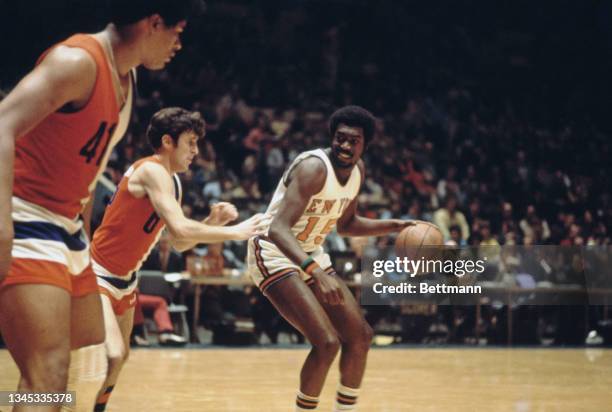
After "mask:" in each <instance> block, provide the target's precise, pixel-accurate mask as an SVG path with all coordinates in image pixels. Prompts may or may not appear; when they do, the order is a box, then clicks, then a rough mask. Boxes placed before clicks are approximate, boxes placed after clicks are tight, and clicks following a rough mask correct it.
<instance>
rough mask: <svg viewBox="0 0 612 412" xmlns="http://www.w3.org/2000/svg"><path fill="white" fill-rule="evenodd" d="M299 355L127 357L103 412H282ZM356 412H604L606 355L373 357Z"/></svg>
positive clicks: (2, 377)
mask: <svg viewBox="0 0 612 412" xmlns="http://www.w3.org/2000/svg"><path fill="white" fill-rule="evenodd" d="M305 355H306V350H303V349H201V350H200V349H182V350H167V349H166V350H154V349H151V350H135V351H134V352H132V356H131V358H130V360H129V362H128V364H127V365H126V367H125V368H124V371H123V375H122V376H121V378H120V381H119V384H118V385H117V388H116V389H115V393H114V394H113V396H112V398H111V401H110V403H109V407H108V408H107V411H109V412H118V411H129V412H140V411H181V412H182V411H185V412H188V411H198V412H201V411H216V412H219V411H227V412H241V411H256V412H273V411H279V412H281V411H282V412H290V411H293V400H294V394H295V391H296V389H297V383H298V370H299V368H300V366H301V363H302V360H303V359H304V357H305ZM337 379H338V373H337V371H336V368H335V367H334V370H333V371H332V372H331V373H330V375H329V376H328V380H327V384H326V386H325V390H324V392H323V394H322V400H321V405H320V407H319V410H322V411H330V410H331V408H332V400H333V396H334V390H335V385H336V381H337ZM16 380H17V370H16V368H15V366H14V364H13V362H12V360H11V359H10V357H9V354H8V352H7V351H0V390H13V389H14V387H15V382H16ZM6 409H7V408H6V407H2V406H0V411H4V412H6ZM359 410H360V411H362V412H363V411H372V412H396V411H470V412H472V411H512V412H531V411H533V412H536V411H537V412H539V411H572V412H575V411H597V412H599V411H612V350H602V349H571V350H570V349H567V350H564V349H559V350H547V349H467V348H466V349H373V350H372V351H371V352H370V358H369V364H368V371H367V374H366V379H365V382H364V384H363V394H362V396H361V398H360V409H359Z"/></svg>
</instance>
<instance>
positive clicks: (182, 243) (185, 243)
mask: <svg viewBox="0 0 612 412" xmlns="http://www.w3.org/2000/svg"><path fill="white" fill-rule="evenodd" d="M170 244H171V245H172V247H173V248H174V249H175V250H176V251H177V252H181V253H182V252H185V251H187V250H189V249H193V248H194V247H196V245H197V244H198V242H193V241H191V240H178V239H174V238H172V239H171V240H170Z"/></svg>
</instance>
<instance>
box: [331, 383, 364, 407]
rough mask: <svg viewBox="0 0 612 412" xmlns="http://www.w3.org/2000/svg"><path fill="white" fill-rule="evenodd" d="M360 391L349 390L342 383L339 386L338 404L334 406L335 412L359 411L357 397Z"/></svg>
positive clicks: (337, 393)
mask: <svg viewBox="0 0 612 412" xmlns="http://www.w3.org/2000/svg"><path fill="white" fill-rule="evenodd" d="M358 396H359V389H355V388H349V387H348V386H344V385H342V384H341V383H339V384H338V391H337V392H336V403H335V404H334V412H342V411H355V410H357V397H358Z"/></svg>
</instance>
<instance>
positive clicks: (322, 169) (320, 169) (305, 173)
mask: <svg viewBox="0 0 612 412" xmlns="http://www.w3.org/2000/svg"><path fill="white" fill-rule="evenodd" d="M296 178H297V179H300V180H307V181H310V182H312V183H313V184H314V183H321V184H323V183H325V179H326V178H327V167H326V166H325V162H324V161H323V159H321V158H320V157H318V156H314V155H312V156H308V157H305V158H304V159H302V160H300V161H299V162H297V163H296V164H295V165H294V166H293V167H292V168H291V169H290V170H289V172H288V173H287V178H286V180H285V183H286V185H287V186H288V185H289V184H290V183H291V182H292V181H293V180H294V179H296Z"/></svg>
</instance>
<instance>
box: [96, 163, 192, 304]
mask: <svg viewBox="0 0 612 412" xmlns="http://www.w3.org/2000/svg"><path fill="white" fill-rule="evenodd" d="M146 162H156V163H160V161H159V160H158V159H157V158H156V157H154V156H150V157H145V158H144V159H140V160H139V161H137V162H136V163H134V164H133V165H132V166H131V167H130V168H129V169H128V170H127V172H125V175H124V176H123V178H122V179H121V182H120V183H119V186H118V187H117V191H116V192H115V194H114V196H113V198H112V200H111V203H110V204H109V205H108V206H107V208H106V211H105V213H104V218H103V219H102V224H101V225H100V227H99V228H98V230H96V232H95V233H94V237H93V240H92V243H91V257H92V266H93V269H94V272H95V273H96V275H97V278H98V285H99V289H100V293H103V294H104V295H106V296H108V297H109V298H110V300H111V302H112V304H113V310H114V311H115V313H116V314H117V315H121V314H123V313H124V312H125V310H127V309H128V308H130V307H133V306H134V305H135V304H136V295H135V290H136V286H137V284H138V278H137V275H136V273H137V271H138V269H140V266H142V263H143V262H144V261H145V260H146V258H147V257H148V256H149V253H150V252H151V249H153V247H154V246H155V244H156V243H157V241H158V240H159V238H160V236H161V231H162V229H163V228H164V227H165V226H166V223H165V222H164V221H163V219H161V218H160V217H159V216H158V215H157V213H156V212H155V209H153V205H152V204H151V201H150V200H149V198H148V197H147V196H143V197H141V198H137V197H134V196H133V195H132V194H131V193H130V191H129V190H128V182H129V180H130V177H131V176H132V175H133V173H134V172H135V171H136V170H137V169H138V168H139V167H140V166H142V165H143V164H144V163H146ZM172 177H173V180H174V193H175V197H176V200H177V201H180V199H181V183H180V180H179V178H178V175H176V174H175V175H173V176H172Z"/></svg>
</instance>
